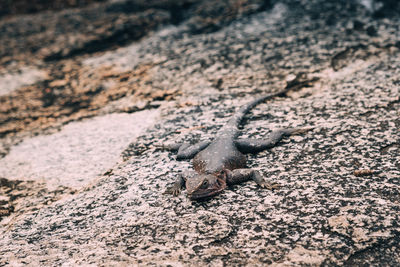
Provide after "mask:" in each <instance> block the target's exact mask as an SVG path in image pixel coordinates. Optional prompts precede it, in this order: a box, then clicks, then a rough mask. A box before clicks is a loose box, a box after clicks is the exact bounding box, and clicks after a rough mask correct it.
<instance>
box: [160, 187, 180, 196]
mask: <svg viewBox="0 0 400 267" xmlns="http://www.w3.org/2000/svg"><path fill="white" fill-rule="evenodd" d="M180 193H181V189H180V188H177V187H176V186H171V187H168V188H167V189H166V190H165V191H164V193H163V194H164V195H173V196H177V195H179V194H180Z"/></svg>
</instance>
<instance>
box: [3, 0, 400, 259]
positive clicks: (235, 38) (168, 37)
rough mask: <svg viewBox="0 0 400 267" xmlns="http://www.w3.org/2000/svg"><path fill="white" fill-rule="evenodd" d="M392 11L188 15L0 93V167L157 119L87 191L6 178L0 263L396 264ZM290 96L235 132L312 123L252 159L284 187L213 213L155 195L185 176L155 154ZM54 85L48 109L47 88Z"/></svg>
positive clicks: (225, 201)
mask: <svg viewBox="0 0 400 267" xmlns="http://www.w3.org/2000/svg"><path fill="white" fill-rule="evenodd" d="M388 2H390V1H384V5H383V6H380V7H379V5H376V2H369V1H359V2H351V3H348V2H347V1H317V0H315V1H275V2H271V3H269V4H268V5H265V6H264V7H261V6H258V7H256V6H252V7H251V8H249V9H247V8H245V9H243V10H251V12H250V11H249V12H247V13H246V12H244V13H243V14H244V15H241V14H242V13H241V12H233V13H232V14H233V15H232V17H231V18H230V19H227V20H225V19H224V18H225V17H226V16H223V18H221V17H219V16H215V14H214V15H213V14H210V15H209V18H215V19H216V20H217V21H218V22H219V23H215V22H213V24H215V25H218V27H216V28H213V27H211V28H212V30H208V29H210V27H202V26H201V27H199V28H198V29H203V30H202V31H200V32H198V31H196V30H193V29H194V28H193V21H196V15H193V14H195V13H193V14H192V13H191V15H190V16H188V17H183V18H182V20H181V21H179V22H176V23H175V25H168V26H165V27H163V28H160V29H159V30H157V31H156V32H154V34H152V35H143V36H145V37H142V39H141V40H139V41H136V42H135V43H133V44H131V45H129V46H126V47H123V48H119V49H116V50H110V51H107V52H104V53H96V54H94V55H93V54H91V52H90V51H85V52H83V54H82V55H76V56H75V57H73V58H69V56H68V54H65V55H66V57H67V58H66V59H61V58H59V59H55V61H54V62H51V63H44V62H42V63H40V64H41V65H40V66H42V67H41V68H42V69H43V70H44V71H47V73H49V78H48V79H47V80H46V81H45V82H43V81H42V82H37V83H35V84H33V85H29V86H25V87H21V88H19V89H18V90H16V91H14V92H12V93H10V94H8V95H6V96H4V97H2V98H1V112H2V113H1V117H0V118H1V119H2V120H3V121H4V124H3V123H2V126H1V127H3V125H7V127H9V130H8V131H7V130H4V129H5V128H4V129H2V130H1V133H2V136H3V138H2V139H1V142H2V146H3V152H2V153H3V155H4V156H5V158H4V159H3V161H1V162H4V160H7V157H11V156H12V155H15V154H13V153H14V152H13V151H14V150H16V151H18V148H20V147H21V146H22V147H23V145H24V144H26V142H29V140H31V139H29V138H30V136H31V135H35V134H38V135H40V136H39V137H38V138H39V139H41V140H43V143H45V142H46V140H52V139H54V138H56V137H57V136H59V135H60V134H62V133H63V131H64V130H65V129H66V128H67V127H68V126H69V125H67V126H63V124H65V123H66V122H70V121H74V120H77V119H81V118H84V117H89V116H98V115H104V114H108V113H115V112H136V111H137V110H142V109H148V108H154V107H158V111H157V112H160V114H161V117H159V118H158V120H157V121H156V122H154V123H153V124H152V125H151V126H150V127H149V128H147V130H146V131H145V132H143V133H142V135H140V136H139V137H137V138H134V136H135V133H132V140H133V141H132V142H131V144H130V145H127V146H126V147H125V148H124V149H121V147H120V146H117V145H116V146H115V147H118V148H117V150H120V155H121V156H122V159H123V161H118V160H115V162H112V163H113V164H112V165H111V166H113V167H112V170H109V171H108V172H107V173H104V175H102V176H101V177H100V178H98V179H93V178H94V177H93V176H95V175H94V174H93V176H92V177H89V178H88V180H90V181H92V182H91V183H90V184H86V186H84V187H82V188H78V189H77V190H76V189H72V188H70V187H66V186H65V185H63V184H62V183H60V184H56V185H57V186H58V187H57V188H56V189H54V188H50V187H49V184H50V181H49V182H46V181H44V182H41V183H39V182H37V180H36V181H32V180H33V178H34V177H29V176H28V177H16V176H12V175H8V174H7V170H6V169H7V168H9V169H10V172H11V171H14V170H12V169H11V168H18V167H7V165H6V167H3V166H2V169H4V168H5V169H4V170H5V171H4V172H2V175H3V176H4V178H3V179H1V184H0V186H1V191H0V192H1V193H2V198H0V216H1V217H0V218H3V219H2V221H1V228H0V231H1V236H2V239H1V240H0V254H1V255H2V257H1V258H0V264H1V265H3V264H5V265H7V264H8V265H11V266H14V265H18V264H30V265H64V266H73V265H78V264H81V265H86V264H95V265H121V264H126V265H132V264H137V265H140V266H143V265H144V266H146V265H149V266H153V265H157V266H158V265H160V266H167V265H172V266H179V265H185V266H186V265H187V266H189V265H194V266H199V265H211V266H223V265H228V266H231V265H233V266H235V265H236V266H237V265H246V264H247V265H266V264H269V265H272V266H286V265H345V266H360V265H365V266H370V265H390V266H396V265H399V264H400V246H399V241H400V226H399V223H398V222H399V219H400V218H399V217H400V215H399V214H400V212H399V211H400V210H399V208H400V203H399V201H400V197H399V196H400V195H399V193H400V192H399V191H400V143H399V142H400V141H399V140H400V132H399V127H400V119H399V115H400V112H399V110H400V89H399V88H400V87H399V85H400V59H399V55H400V51H399V48H400V45H399V40H398V35H397V34H398V32H399V25H400V23H399V18H398V16H395V15H393V14H392V13H391V12H388V11H387V9H385V7H386V5H387V3H388ZM177 3H178V2H177ZM201 3H203V4H208V5H212V4H213V3H212V2H210V1H204V2H201ZM224 3H226V5H225V7H231V6H236V7H238V8H237V9H236V10H242V7H246V6H247V4H246V3H245V4H242V5H239V3H242V2H241V1H224ZM247 3H252V2H247ZM234 4H235V5H234ZM104 5H108V3H105V4H104ZM127 5H128V4H125V6H124V5H122V6H123V7H126V6H127ZM177 5H178V4H177ZM100 6H101V5H100ZM128 6H129V5H128ZM181 6H182V5H181ZM217 6H218V5H217ZM217 6H215V8H217ZM185 8H187V10H197V9H196V6H189V7H185ZM117 10H118V9H117ZM205 10H206V9H205ZM210 10H213V9H212V8H210ZM385 10H386V11H385ZM378 11H379V12H380V13H379V12H378ZM61 12H69V11H61ZM74 12H80V11H79V10H77V11H74ZM143 12H149V11H148V9H144V11H143ZM207 12H208V11H207ZM385 12H388V13H385ZM222 13H223V12H222ZM141 14H145V13H141ZM207 14H209V13H207ZM217 14H218V13H217ZM137 15H138V16H140V15H139V14H137ZM38 16H39V17H40V16H42V15H41V14H40V13H39V14H38ZM207 16H208V15H203V16H202V17H203V18H205V17H207ZM24 18H25V17H22V20H23V19H24ZM15 19H17V18H15ZM197 19H198V18H197ZM206 21H208V20H206ZM195 25H197V24H196V23H195ZM198 25H200V24H198ZM110 48H111V47H107V49H106V50H109V49H110ZM112 48H113V47H112ZM16 54H18V53H16ZM15 58H18V57H15ZM31 62H33V61H31ZM67 66H72V67H67ZM3 68H5V69H7V68H8V67H7V65H3ZM60 68H61V69H63V70H62V71H59V72H57V71H55V70H57V69H60ZM59 74H62V75H59ZM71 77H73V78H71ZM94 85H98V86H100V85H101V86H100V88H101V90H97V89H96V88H98V87H95V86H94ZM285 86H286V87H288V88H290V89H291V93H290V94H289V96H288V97H285V98H278V99H275V100H272V101H269V102H268V103H263V104H260V105H258V106H257V107H256V108H255V109H254V110H253V111H252V113H251V115H249V116H248V117H247V119H246V122H245V125H244V126H243V134H242V135H241V136H242V137H255V138H262V137H264V136H267V135H268V133H269V132H270V131H271V130H273V129H275V128H282V127H301V126H313V127H315V128H314V129H313V130H312V131H310V132H307V133H305V134H303V135H300V136H293V137H290V138H287V139H285V140H284V141H282V142H281V143H280V145H279V146H277V147H275V148H273V149H270V150H268V151H265V152H262V153H259V154H256V155H249V156H248V163H249V167H252V168H256V169H259V170H260V171H261V172H263V173H264V174H265V176H266V177H267V178H268V179H269V180H272V181H274V182H278V183H280V184H281V185H282V188H281V189H280V190H277V191H273V192H271V191H267V190H262V189H260V188H258V187H257V186H256V185H255V184H254V183H251V182H248V183H245V184H243V185H237V186H234V187H232V188H230V189H228V190H226V191H225V192H224V193H223V194H221V195H219V196H217V197H215V198H213V199H211V200H209V201H206V202H191V201H189V200H188V199H187V198H186V196H185V195H184V194H181V195H180V196H179V197H171V196H167V195H163V194H162V193H163V191H164V190H165V188H166V186H167V185H169V184H171V183H172V182H173V181H174V178H175V176H176V175H177V174H179V173H180V172H182V171H185V170H187V169H189V168H190V166H191V164H190V162H186V161H183V162H177V161H176V160H175V158H174V155H173V154H171V153H170V152H166V151H162V150H161V149H160V145H162V144H164V143H171V142H177V141H182V140H185V141H190V142H195V141H199V140H207V139H211V138H213V137H214V136H215V133H216V131H217V130H218V129H219V128H220V127H221V126H222V125H223V124H224V122H226V121H227V119H228V117H229V116H230V115H231V114H232V113H233V112H234V110H235V109H237V108H238V107H239V106H240V105H241V104H243V103H246V102H247V101H249V100H251V99H253V98H254V97H256V96H259V95H260V94H263V93H266V92H272V91H275V90H277V89H279V88H283V87H285ZM46 88H48V89H49V90H50V91H49V92H53V93H52V97H50V98H49V99H50V100H51V99H52V100H51V101H50V100H48V99H46V97H43V98H40V96H42V95H39V94H38V93H37V92H39V91H40V90H42V91H41V92H44V93H46V90H45V89H46ZM132 88H133V89H132ZM29 96H36V98H35V97H32V98H29ZM64 96H67V97H64ZM18 99H19V100H18ZM23 99H25V101H23ZM28 99H30V100H29V101H27V100H28ZM71 99H73V100H74V101H75V102H73V103H85V104H76V105H75V104H74V105H68V104H66V103H68V101H71ZM16 100H18V101H16ZM40 101H42V102H40ZM46 101H50V102H48V104H46V103H47V102H46ZM35 112H36V115H35V116H36V118H35V119H32V117H31V115H30V114H32V113H35ZM108 116H110V117H109V118H110V119H111V118H113V117H112V116H113V115H108ZM28 118H31V119H32V120H31V121H29V119H28ZM49 118H50V119H49ZM96 119H98V118H95V119H94V120H96ZM38 120H41V122H39V121H38ZM58 130H61V131H60V132H59V133H57V131H58ZM84 131H85V130H84V128H83V127H82V132H83V134H84ZM82 132H80V133H77V134H76V136H77V137H78V136H80V134H82ZM44 134H50V135H47V136H44ZM110 135H112V133H111V134H110ZM112 137H114V136H110V138H112ZM69 138H73V136H72V137H69ZM18 142H23V143H21V144H20V145H17V146H14V144H16V143H18ZM93 144H95V145H96V144H97V145H99V146H103V145H104V144H103V143H102V142H101V140H99V141H98V142H96V140H93ZM108 145H109V144H108ZM115 147H114V148H115ZM100 150H101V149H100ZM114 151H115V150H114ZM0 152H1V151H0ZM19 153H20V154H19V155H20V156H19V157H21V158H23V157H29V155H30V154H31V153H32V152H31V151H29V150H28V151H27V152H26V153H24V152H23V151H20V152H19ZM104 153H109V152H107V151H104ZM113 153H115V152H113ZM6 155H7V156H6ZM110 155H111V154H110ZM44 157H45V155H44ZM50 157H51V153H50V154H49V158H50ZM1 162H0V163H1ZM92 166H93V165H92ZM79 168H82V167H79ZM86 169H89V167H88V168H85V167H84V168H83V170H82V169H79V170H77V172H80V171H85V170H86ZM100 170H101V168H99V172H97V173H102V172H103V170H101V171H100ZM89 176H90V175H89ZM57 178H58V179H59V180H60V181H62V180H63V179H64V178H67V175H65V176H61V177H57ZM47 183H48V184H47ZM32 192H34V193H32ZM36 192H41V193H40V194H37V193H36ZM71 194H72V195H71ZM16 196H18V197H16Z"/></svg>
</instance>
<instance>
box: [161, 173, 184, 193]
mask: <svg viewBox="0 0 400 267" xmlns="http://www.w3.org/2000/svg"><path fill="white" fill-rule="evenodd" d="M185 183H186V180H185V178H184V176H183V175H182V174H180V175H178V179H176V181H175V183H174V184H173V185H172V186H170V187H167V189H166V190H165V191H164V194H171V195H174V196H177V195H179V193H180V192H181V191H182V188H184V187H185Z"/></svg>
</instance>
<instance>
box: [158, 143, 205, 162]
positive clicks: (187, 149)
mask: <svg viewBox="0 0 400 267" xmlns="http://www.w3.org/2000/svg"><path fill="white" fill-rule="evenodd" d="M210 143H211V141H201V142H199V143H197V144H194V145H190V144H189V143H177V144H171V145H165V146H163V148H164V149H167V150H171V151H178V153H177V155H176V159H178V160H180V159H192V158H194V156H196V154H197V153H199V152H200V151H202V150H203V149H204V148H206V147H207V146H208V145H209V144H210Z"/></svg>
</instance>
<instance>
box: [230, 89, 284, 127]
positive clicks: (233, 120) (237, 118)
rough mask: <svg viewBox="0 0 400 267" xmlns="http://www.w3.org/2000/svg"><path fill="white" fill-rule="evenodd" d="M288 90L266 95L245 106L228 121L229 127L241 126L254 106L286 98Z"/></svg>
mask: <svg viewBox="0 0 400 267" xmlns="http://www.w3.org/2000/svg"><path fill="white" fill-rule="evenodd" d="M288 91H289V90H288V89H284V90H281V91H278V92H276V93H272V94H268V95H264V96H262V97H259V98H256V99H254V100H253V101H251V102H249V103H247V104H245V105H243V106H242V107H241V108H240V109H239V110H238V111H237V112H236V113H235V114H234V115H233V116H232V118H231V119H230V120H229V121H228V123H227V125H230V126H231V127H232V126H234V127H237V126H239V124H240V122H241V121H242V120H243V118H244V115H246V113H248V112H249V110H250V109H252V108H253V107H254V106H256V105H258V104H260V103H261V102H264V101H265V100H268V99H271V98H274V97H278V96H281V97H282V96H286V93H287V92H288Z"/></svg>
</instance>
